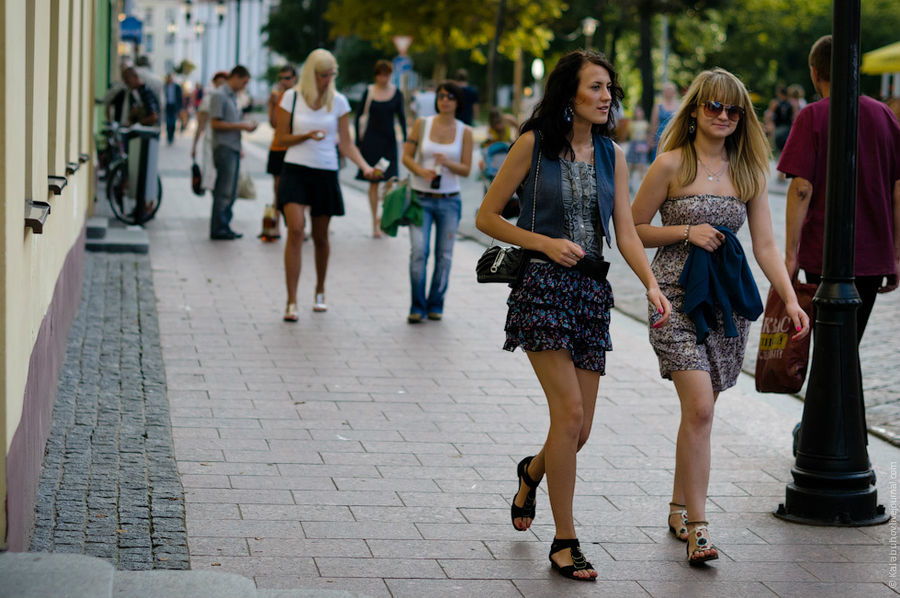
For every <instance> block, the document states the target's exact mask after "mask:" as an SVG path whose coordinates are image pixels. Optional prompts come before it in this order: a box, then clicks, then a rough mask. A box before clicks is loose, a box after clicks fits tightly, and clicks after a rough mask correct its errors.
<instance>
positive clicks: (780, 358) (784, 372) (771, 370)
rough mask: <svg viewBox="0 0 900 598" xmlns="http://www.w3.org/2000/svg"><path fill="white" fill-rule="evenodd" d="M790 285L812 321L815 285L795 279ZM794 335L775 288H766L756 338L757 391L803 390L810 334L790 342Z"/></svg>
mask: <svg viewBox="0 0 900 598" xmlns="http://www.w3.org/2000/svg"><path fill="white" fill-rule="evenodd" d="M793 285H794V292H795V293H797V301H798V303H800V307H801V308H802V309H803V311H805V312H806V313H807V314H808V315H809V319H810V322H812V321H813V320H814V315H813V296H814V295H815V294H816V288H817V287H816V285H814V284H808V283H801V282H799V281H797V280H796V279H794V281H793ZM796 333H797V331H796V330H795V329H794V324H793V322H792V321H791V317H790V316H789V315H788V314H787V310H786V309H785V305H784V302H783V301H782V300H781V297H779V296H778V293H776V292H775V289H769V298H768V299H766V312H765V314H764V315H763V323H762V332H761V333H760V335H759V351H758V352H757V354H756V390H757V391H758V392H776V393H795V392H799V391H800V389H801V388H802V387H803V381H804V380H806V369H807V366H808V364H809V343H810V339H811V338H812V335H811V334H808V335H806V336H805V337H804V338H802V339H800V340H798V341H794V340H791V337H792V336H794V335H795V334H796Z"/></svg>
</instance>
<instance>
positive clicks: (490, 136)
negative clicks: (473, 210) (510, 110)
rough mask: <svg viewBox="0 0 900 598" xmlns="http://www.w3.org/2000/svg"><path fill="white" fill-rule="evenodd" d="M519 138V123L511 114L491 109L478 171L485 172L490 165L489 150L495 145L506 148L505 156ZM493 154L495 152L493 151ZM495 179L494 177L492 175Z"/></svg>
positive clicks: (482, 143)
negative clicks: (498, 144) (499, 144)
mask: <svg viewBox="0 0 900 598" xmlns="http://www.w3.org/2000/svg"><path fill="white" fill-rule="evenodd" d="M518 136H519V123H518V122H517V121H516V119H515V117H513V115H511V114H505V113H504V112H501V111H500V109H499V108H491V111H490V112H489V113H488V129H487V136H486V137H485V140H484V141H482V142H481V153H482V155H481V158H480V159H479V160H478V170H482V171H483V170H484V169H485V168H486V167H487V166H488V164H487V160H488V155H487V152H488V148H490V147H491V146H493V145H494V144H495V143H502V144H504V145H505V147H506V151H505V152H503V153H504V154H505V153H506V152H508V151H509V148H510V147H511V146H512V144H513V142H514V141H515V140H516V138H517V137H518ZM500 147H504V146H500ZM492 153H493V150H492ZM491 178H493V175H491Z"/></svg>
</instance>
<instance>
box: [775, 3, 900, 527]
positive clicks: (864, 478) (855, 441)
mask: <svg viewBox="0 0 900 598" xmlns="http://www.w3.org/2000/svg"><path fill="white" fill-rule="evenodd" d="M859 14H860V0H834V17H833V25H832V30H833V31H834V41H833V44H832V50H831V57H832V58H831V81H832V82H833V85H832V89H831V99H830V102H831V106H830V108H831V110H830V114H829V120H828V138H829V140H830V141H829V144H828V171H827V180H826V183H825V195H826V198H825V248H824V251H823V261H822V283H821V284H820V285H819V289H818V291H816V296H815V298H814V300H813V301H814V303H815V306H816V328H815V332H816V334H815V344H814V349H813V358H812V369H811V370H810V374H809V383H808V384H807V390H806V401H805V402H804V404H803V420H802V424H801V426H800V434H799V439H798V443H797V460H796V461H795V462H794V466H793V467H792V468H791V475H792V477H793V480H794V481H793V482H792V483H790V484H788V485H787V488H786V490H785V501H784V503H783V504H781V505H779V507H778V510H777V511H776V512H775V515H776V516H777V517H780V518H782V519H786V520H788V521H794V522H797V523H807V524H812V525H838V526H856V525H875V524H879V523H884V522H886V521H888V520H889V519H890V515H889V514H888V513H886V512H885V508H884V506H882V505H879V504H878V491H877V489H876V487H875V472H874V471H873V470H872V465H871V463H870V461H869V455H868V451H867V450H866V443H867V438H866V417H865V410H864V405H863V394H862V380H861V378H860V371H859V352H858V346H857V341H856V310H857V309H858V307H859V305H860V303H862V301H861V300H860V298H859V293H858V292H857V290H856V287H855V286H854V284H853V273H854V270H853V264H854V249H855V248H854V244H853V238H854V226H855V217H856V163H857V160H856V157H857V131H858V129H859Z"/></svg>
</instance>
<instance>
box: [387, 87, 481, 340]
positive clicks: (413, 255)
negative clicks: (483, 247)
mask: <svg viewBox="0 0 900 598" xmlns="http://www.w3.org/2000/svg"><path fill="white" fill-rule="evenodd" d="M460 98H462V89H460V87H459V86H458V85H457V84H456V83H453V82H452V81H444V82H443V83H441V84H440V85H438V88H437V99H435V109H436V110H437V115H436V116H428V117H426V118H418V119H416V122H415V124H414V125H413V130H412V132H411V133H410V135H409V137H408V138H407V140H406V143H405V144H404V146H403V165H404V166H406V168H407V169H409V171H410V172H411V173H412V175H413V178H412V183H411V185H412V188H413V189H414V190H415V191H416V195H417V196H418V198H419V203H421V204H422V212H423V213H422V225H421V226H416V225H412V224H411V225H410V226H409V242H410V246H411V248H410V252H409V282H410V287H411V289H412V301H411V305H410V308H409V315H408V316H407V318H406V321H407V322H409V323H410V324H417V323H419V322H421V321H422V320H424V319H425V318H426V317H427V318H428V319H429V320H440V319H441V318H443V314H444V297H445V296H446V294H447V285H448V284H449V282H450V266H451V265H452V262H453V244H454V242H455V241H456V230H457V228H459V219H460V216H461V215H462V198H461V196H460V191H461V188H460V184H459V181H460V177H463V178H465V177H467V176H469V172H471V169H472V147H473V141H472V128H471V127H469V126H467V125H466V124H465V123H463V122H462V120H461V119H460V113H461V111H462V103H461V99H460ZM432 225H434V229H435V233H434V234H435V239H434V269H433V271H432V273H431V286H430V287H428V290H427V292H426V282H427V279H428V272H427V265H428V254H429V252H430V239H431V227H432Z"/></svg>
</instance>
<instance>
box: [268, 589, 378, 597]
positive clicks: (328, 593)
mask: <svg viewBox="0 0 900 598" xmlns="http://www.w3.org/2000/svg"><path fill="white" fill-rule="evenodd" d="M256 598H365V596H361V595H360V594H351V593H349V592H345V591H343V590H319V589H315V590H256Z"/></svg>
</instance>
